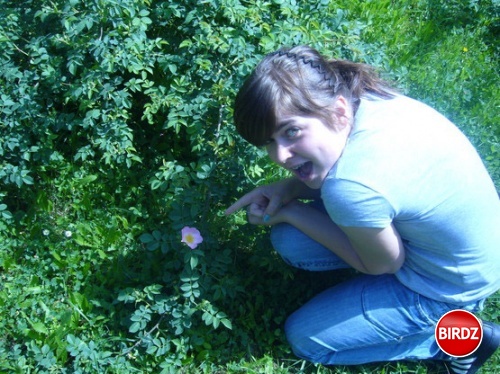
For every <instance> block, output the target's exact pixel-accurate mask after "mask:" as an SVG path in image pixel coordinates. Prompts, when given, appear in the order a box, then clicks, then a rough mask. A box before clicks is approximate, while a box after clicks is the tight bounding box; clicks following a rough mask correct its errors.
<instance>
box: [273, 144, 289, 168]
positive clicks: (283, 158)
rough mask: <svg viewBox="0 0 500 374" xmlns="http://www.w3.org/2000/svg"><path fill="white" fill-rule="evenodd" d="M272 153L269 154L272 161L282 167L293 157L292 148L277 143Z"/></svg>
mask: <svg viewBox="0 0 500 374" xmlns="http://www.w3.org/2000/svg"><path fill="white" fill-rule="evenodd" d="M273 145H274V147H273V148H274V149H273V150H272V152H269V156H270V157H271V160H273V161H274V162H276V163H277V164H280V165H286V163H287V161H288V160H289V159H290V158H291V157H292V156H293V152H292V150H291V149H290V147H288V146H286V145H283V144H280V143H278V142H276V143H275V144H273Z"/></svg>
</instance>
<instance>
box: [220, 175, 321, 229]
mask: <svg viewBox="0 0 500 374" xmlns="http://www.w3.org/2000/svg"><path fill="white" fill-rule="evenodd" d="M315 194H317V192H312V191H311V190H309V189H308V187H306V186H305V185H304V184H303V183H302V182H300V181H299V180H297V179H295V178H290V179H284V180H282V181H279V182H276V183H272V184H269V185H265V186H260V187H257V188H256V189H254V190H252V191H250V192H249V193H247V194H246V195H243V196H242V197H241V198H240V199H239V200H238V201H236V202H235V203H234V204H233V205H231V206H230V207H229V208H228V209H227V210H226V215H229V214H232V213H234V212H236V211H237V210H239V209H241V208H244V207H247V214H248V220H249V222H250V223H253V224H268V225H274V224H276V223H279V222H283V221H284V219H285V217H284V215H283V213H285V212H284V211H283V208H284V207H285V206H286V205H287V204H289V203H290V202H291V201H293V200H295V199H297V198H301V197H310V198H312V197H314V195H315Z"/></svg>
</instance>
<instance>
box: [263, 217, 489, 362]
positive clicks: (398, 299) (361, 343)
mask: <svg viewBox="0 0 500 374" xmlns="http://www.w3.org/2000/svg"><path fill="white" fill-rule="evenodd" d="M271 241H272V243H273V246H274V248H275V249H276V251H277V252H278V253H279V254H280V255H281V257H282V258H283V259H284V260H285V261H286V262H287V263H288V264H290V265H292V266H295V267H298V268H300V269H305V270H311V271H321V270H333V269H341V268H346V267H348V265H347V264H346V263H345V262H344V261H342V260H341V259H339V258H338V257H337V256H336V255H335V254H334V253H333V252H331V251H329V250H328V249H326V248H325V247H323V246H322V245H320V244H319V243H317V242H315V241H314V240H312V239H311V238H309V237H308V236H306V235H305V234H303V233H302V232H301V231H299V230H298V229H296V228H295V227H293V226H291V225H288V224H278V225H275V226H274V227H273V229H272V231H271ZM481 307H482V302H477V303H473V304H471V305H455V304H448V303H444V302H441V301H436V300H432V299H429V298H427V297H425V296H423V295H420V294H418V293H417V292H414V291H412V290H410V289H409V288H407V287H405V286H403V285H402V284H401V283H400V282H399V281H398V280H397V278H396V277H395V276H394V275H392V274H385V275H360V276H357V277H355V278H353V279H351V280H348V281H346V282H344V283H341V284H338V285H336V286H334V287H332V288H330V289H327V290H326V291H324V292H322V293H320V294H319V295H317V296H315V297H314V298H313V299H312V300H310V301H309V302H308V303H306V304H305V305H304V306H302V307H301V308H300V309H299V310H297V311H296V312H294V313H293V314H292V315H291V316H290V317H289V318H288V320H287V322H286V324H285V333H286V336H287V339H288V341H289V343H290V345H291V347H292V349H293V351H294V353H295V354H296V355H297V356H298V357H301V358H303V359H306V360H308V361H312V362H316V363H321V364H324V365H359V364H363V363H368V362H377V361H394V360H413V359H415V360H417V359H418V360H423V359H435V360H447V359H449V357H447V356H446V355H445V354H444V353H443V352H442V351H441V350H440V349H439V347H438V345H437V343H436V341H435V338H434V330H435V326H436V324H437V322H438V321H439V319H440V318H441V317H442V316H443V315H444V314H445V313H446V312H448V311H450V310H453V309H467V310H469V311H478V310H480V308H481Z"/></svg>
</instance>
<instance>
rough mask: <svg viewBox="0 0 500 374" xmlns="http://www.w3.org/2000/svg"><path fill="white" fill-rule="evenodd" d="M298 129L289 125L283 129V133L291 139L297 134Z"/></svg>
mask: <svg viewBox="0 0 500 374" xmlns="http://www.w3.org/2000/svg"><path fill="white" fill-rule="evenodd" d="M299 134H300V129H299V128H298V127H290V128H289V129H287V130H286V131H285V135H286V137H287V138H288V139H293V138H296V137H297V136H299Z"/></svg>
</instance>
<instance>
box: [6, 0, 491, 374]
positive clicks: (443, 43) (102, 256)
mask: <svg viewBox="0 0 500 374" xmlns="http://www.w3.org/2000/svg"><path fill="white" fill-rule="evenodd" d="M0 4H1V5H2V7H1V9H0V17H1V19H2V23H1V24H0V45H1V46H2V48H1V50H0V64H1V66H2V69H1V70H0V157H1V158H0V165H1V166H0V179H1V180H2V187H0V269H1V273H0V276H1V277H2V282H1V286H0V308H1V309H2V319H1V320H0V329H1V331H2V337H1V338H0V371H8V372H23V373H24V372H40V373H44V372H75V373H83V372H109V373H115V372H116V373H126V372H138V371H140V372H155V373H156V372H159V371H161V372H164V373H169V372H182V371H186V372H193V370H200V371H206V372H211V371H212V370H213V369H214V367H219V366H220V365H222V366H223V365H226V368H227V370H229V371H230V370H233V371H234V372H236V371H237V369H234V365H242V366H245V365H246V364H234V362H233V363H230V362H229V361H236V362H238V361H240V360H245V359H246V358H248V357H262V356H264V357H268V356H266V355H275V356H279V357H289V355H290V352H289V349H288V347H287V345H286V343H285V340H284V337H283V334H282V331H281V326H282V324H283V322H284V320H285V318H286V316H287V315H288V314H289V313H290V312H291V311H292V310H293V309H295V308H296V307H297V306H298V305H300V304H301V303H302V302H303V301H304V300H307V299H308V298H309V297H310V296H311V295H312V294H314V293H315V292H317V291H319V290H320V289H322V288H323V287H326V286H327V285H329V284H332V283H334V282H337V281H339V280H340V279H342V278H343V277H345V276H349V273H345V274H325V275H310V274H304V273H302V272H298V271H294V270H291V269H290V268H288V267H286V266H285V265H283V264H282V263H281V262H280V261H279V260H278V259H277V258H276V254H275V253H273V252H272V251H271V249H270V244H269V242H268V240H267V237H266V235H264V234H265V233H266V230H265V229H261V228H253V227H248V226H247V225H245V218H244V217H243V216H242V215H241V214H237V215H235V216H232V217H229V218H227V217H224V216H223V214H222V212H223V210H224V208H225V207H227V206H228V205H229V204H230V203H231V202H232V201H233V200H234V198H235V197H236V196H239V195H240V194H241V193H243V192H244V191H246V190H248V189H250V188H251V187H252V186H254V185H256V184H260V183H264V182H267V181H271V180H273V179H276V178H279V177H281V176H282V174H281V172H280V171H279V170H276V169H275V168H274V167H273V166H271V165H269V164H268V162H267V161H266V159H265V157H264V154H263V152H262V151H261V150H258V149H253V148H251V147H249V146H248V145H246V144H245V143H243V142H242V141H241V140H240V139H239V138H238V137H237V136H236V135H235V131H234V127H233V125H232V120H231V115H232V101H233V99H234V95H235V93H236V90H237V88H238V87H239V86H240V85H241V83H242V80H243V78H244V77H245V76H246V75H248V73H249V72H250V71H251V70H252V69H253V67H254V66H255V64H256V63H257V62H258V61H259V60H260V58H261V57H262V56H263V55H264V54H265V53H268V52H270V51H273V50H275V49H277V48H278V47H280V46H282V45H292V44H299V43H304V44H312V45H314V46H315V47H316V48H318V49H320V50H321V51H323V52H326V53H329V54H333V55H336V56H338V57H342V58H348V59H353V60H357V61H363V62H368V63H371V64H374V65H376V66H377V67H379V68H380V69H381V71H382V72H383V73H384V74H386V75H387V76H388V77H390V78H392V79H394V80H395V81H396V82H398V84H399V85H400V86H401V87H403V89H406V90H407V91H408V92H410V93H415V94H416V96H418V97H419V98H422V99H427V100H429V101H431V102H433V103H434V104H436V106H438V107H440V109H442V110H443V111H445V112H448V113H449V114H451V115H452V116H454V117H455V118H454V119H456V118H458V121H457V123H459V124H461V125H462V126H463V128H464V129H466V130H467V131H468V133H469V134H470V135H471V137H472V139H473V140H474V141H475V142H476V144H477V145H478V146H479V149H480V151H481V152H482V155H483V158H484V159H485V160H486V161H487V163H488V166H489V168H490V170H491V171H492V175H494V176H495V180H496V181H497V182H498V180H499V176H500V175H499V174H500V165H499V164H498V159H499V157H498V152H500V146H499V144H498V136H499V134H498V126H497V124H498V121H497V117H495V116H497V114H495V113H496V112H495V110H494V109H495V105H497V104H496V103H497V102H498V100H497V98H498V92H497V90H496V91H495V90H494V88H495V87H496V86H497V84H496V83H495V79H496V78H495V74H494V70H492V68H490V67H489V66H490V63H491V62H498V55H497V54H495V53H496V52H495V50H494V43H493V39H492V38H491V35H490V33H491V30H493V29H494V22H493V21H491V20H492V18H491V15H490V13H487V12H485V11H484V10H483V8H477V7H472V9H474V11H476V12H477V14H478V18H477V19H475V25H476V26H477V25H480V26H481V27H478V28H476V27H474V28H472V27H469V26H468V25H469V24H468V22H469V18H467V19H466V20H465V19H464V22H463V23H461V24H459V25H458V26H456V27H455V28H454V29H452V32H451V33H450V36H449V39H448V38H447V39H445V38H443V34H441V33H440V32H439V30H436V29H434V28H432V27H433V25H434V24H435V23H437V22H444V23H443V24H446V25H447V27H451V26H449V24H448V22H447V21H446V19H444V18H441V17H429V16H428V14H430V13H429V12H430V10H432V12H431V13H432V14H435V13H434V10H435V9H437V7H438V4H437V3H435V2H430V1H429V2H424V1H423V0H422V1H418V2H410V1H409V2H406V1H403V2H401V4H400V5H399V6H395V5H394V4H393V2H390V1H367V2H354V3H353V2H348V1H325V0H321V1H320V0H318V1H312V2H307V3H305V4H304V3H303V2H297V1H295V0H250V1H245V2H243V1H239V0H220V1H215V0H204V1H180V0H174V1H164V0H163V1H156V2H152V1H150V0H90V1H81V0H51V1H48V0H40V1H34V0H26V1H24V2H21V3H19V2H15V1H7V0H3V1H0ZM460 4H461V3H460ZM464 4H465V3H464ZM470 4H472V3H470ZM455 5H456V6H458V2H453V3H452V4H451V5H443V9H444V10H446V11H447V12H449V13H450V14H455ZM491 7H493V5H491ZM460 9H466V10H468V9H469V6H468V5H465V8H460ZM491 9H493V8H491ZM460 14H462V13H460ZM463 16H464V17H465V16H467V17H469V15H468V14H467V15H466V14H465V13H464V14H463ZM497 20H498V19H497ZM466 21H467V22H466ZM389 22H392V23H393V24H394V27H390V28H387V27H386V26H387V24H388V23H389ZM415 24H418V25H419V28H418V32H419V33H418V35H417V36H415V37H410V36H409V35H413V34H412V33H413V31H414V29H415V27H414V25H415ZM419 38H421V40H423V41H424V42H422V41H419ZM457 40H461V41H463V42H461V43H457ZM401 41H404V42H405V44H404V46H403V44H401ZM464 47H467V48H468V51H467V52H464V51H463V48H464ZM457 48H458V49H460V48H462V49H461V50H457ZM419 51H421V52H419ZM457 56H458V57H457ZM440 59H441V60H446V61H448V62H447V64H446V65H445V64H438V63H437V62H438V61H439V60H440ZM429 65H432V66H434V69H430V70H429V69H428V66H429ZM450 66H451V68H450ZM458 78H460V81H459V82H460V83H457V79H458ZM438 84H439V87H440V90H439V92H438V93H439V94H438V93H436V92H435V90H434V88H435V87H437V85H438ZM495 92H496V93H495ZM441 93H442V94H443V95H440V94H441ZM458 93H466V95H459V94H458ZM495 95H496V96H495ZM450 96H453V97H454V98H455V97H458V96H459V97H460V100H456V101H454V102H453V104H452V100H449V97H450ZM495 100H496V101H495ZM481 108H483V109H484V108H487V109H488V110H481ZM184 226H192V227H196V228H198V229H199V230H200V232H201V234H202V236H203V238H204V241H203V243H202V244H201V245H200V246H199V247H198V248H196V249H193V250H191V249H189V248H188V247H187V246H185V245H184V244H182V243H181V237H180V231H181V229H182V227H184ZM262 274H265V276H264V277H263V276H262ZM293 278H296V279H297V280H296V281H294V282H293V284H292V282H290V280H291V279H293ZM297 284H298V285H299V286H297ZM493 310H494V308H493ZM488 313H490V314H492V313H493V312H488ZM495 318H498V316H496V317H495ZM260 365H267V361H266V359H264V362H263V363H261V362H257V363H256V366H257V367H260ZM301 365H302V366H303V364H301ZM231 368H232V369H231ZM243 369H244V368H243ZM243 369H242V370H243Z"/></svg>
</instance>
